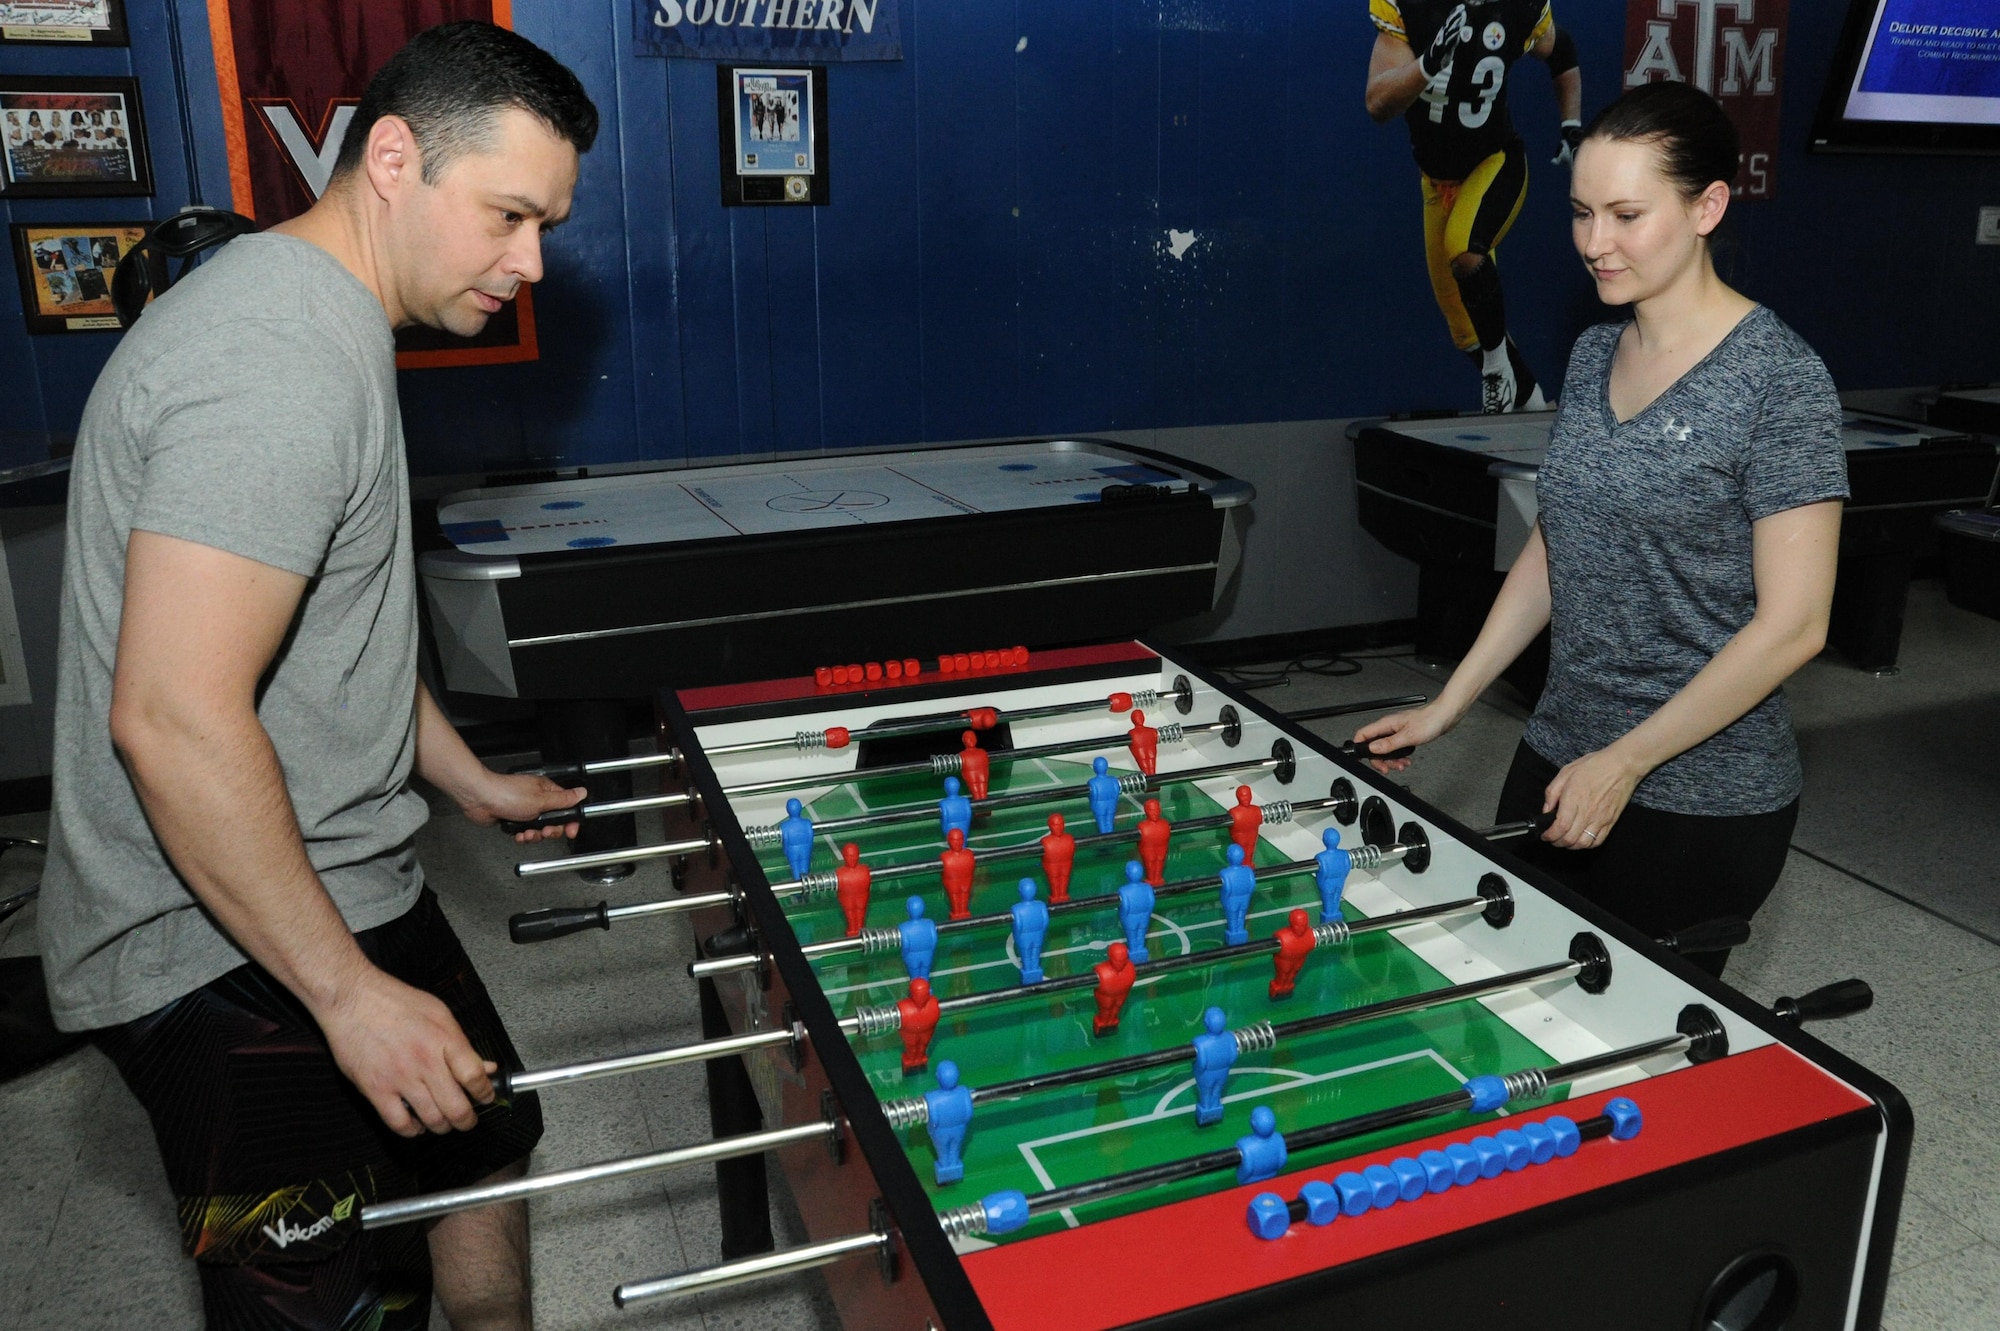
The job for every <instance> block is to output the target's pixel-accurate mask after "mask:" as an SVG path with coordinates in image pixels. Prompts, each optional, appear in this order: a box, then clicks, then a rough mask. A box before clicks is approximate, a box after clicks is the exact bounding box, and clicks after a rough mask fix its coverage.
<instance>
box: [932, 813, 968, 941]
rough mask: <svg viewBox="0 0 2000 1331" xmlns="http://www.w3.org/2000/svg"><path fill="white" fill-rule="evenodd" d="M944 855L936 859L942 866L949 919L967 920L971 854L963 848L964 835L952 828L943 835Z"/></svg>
mask: <svg viewBox="0 0 2000 1331" xmlns="http://www.w3.org/2000/svg"><path fill="white" fill-rule="evenodd" d="M944 845H945V849H944V853H943V854H942V855H939V856H938V859H939V860H940V861H942V862H943V864H944V896H945V900H947V901H949V902H950V903H951V918H952V919H954V920H963V919H969V918H970V917H971V915H972V852H971V851H969V850H967V849H966V848H965V833H964V832H962V831H960V830H959V829H958V828H956V827H954V828H952V829H951V831H949V832H947V833H945V837H944Z"/></svg>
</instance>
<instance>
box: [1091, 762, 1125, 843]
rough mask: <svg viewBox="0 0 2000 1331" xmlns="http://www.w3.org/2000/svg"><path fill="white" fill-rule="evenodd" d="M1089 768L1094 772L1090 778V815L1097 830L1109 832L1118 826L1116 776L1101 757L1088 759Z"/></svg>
mask: <svg viewBox="0 0 2000 1331" xmlns="http://www.w3.org/2000/svg"><path fill="white" fill-rule="evenodd" d="M1090 770H1091V771H1092V772H1094V773H1096V775H1095V776H1093V777H1091V778H1090V816H1091V817H1092V818H1095V819H1096V820H1097V830H1098V831H1099V832H1109V831H1112V830H1113V829H1114V828H1116V827H1117V826H1118V778H1117V777H1115V776H1113V775H1111V764H1110V763H1108V762H1106V761H1105V760H1104V759H1103V758H1101V757H1098V758H1092V759H1091V760H1090Z"/></svg>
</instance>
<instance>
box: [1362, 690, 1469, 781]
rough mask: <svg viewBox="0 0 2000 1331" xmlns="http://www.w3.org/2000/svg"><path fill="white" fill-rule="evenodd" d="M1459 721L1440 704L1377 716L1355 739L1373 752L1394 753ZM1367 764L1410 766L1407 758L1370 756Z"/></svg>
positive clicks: (1393, 768)
mask: <svg viewBox="0 0 2000 1331" xmlns="http://www.w3.org/2000/svg"><path fill="white" fill-rule="evenodd" d="M1457 724H1458V717H1457V716H1456V715H1454V714H1453V713H1452V712H1450V711H1449V710H1446V709H1443V708H1440V707H1439V705H1438V704H1437V703H1432V704H1431V705H1430V706H1428V707H1419V708H1417V709H1415V710H1414V711H1408V712H1396V713H1393V714H1391V715H1389V716H1384V717H1378V718H1377V719H1375V720H1373V721H1370V722H1369V723H1368V724H1367V725H1365V726H1363V727H1361V729H1359V730H1357V731H1355V732H1354V742H1355V743H1356V744H1359V745H1362V746H1363V747H1365V748H1366V749H1367V750H1368V751H1369V752H1370V753H1394V752H1395V751H1396V750H1397V749H1403V748H1416V747H1418V746H1420V745H1424V744H1428V743H1430V742H1431V741H1432V740H1434V739H1437V738H1438V737H1439V736H1441V735H1443V734H1444V733H1445V732H1446V731H1448V730H1450V729H1451V728H1452V727H1453V726H1455V725H1457ZM1368 765H1369V766H1370V767H1372V768H1374V769H1375V770H1376V771H1378V772H1400V771H1402V770H1403V769H1404V768H1405V767H1408V766H1409V765H1410V759H1408V758H1370V759H1369V760H1368Z"/></svg>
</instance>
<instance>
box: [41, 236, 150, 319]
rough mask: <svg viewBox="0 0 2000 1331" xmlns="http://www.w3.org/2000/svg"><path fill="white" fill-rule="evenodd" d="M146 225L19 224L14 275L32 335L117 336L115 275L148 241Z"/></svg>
mask: <svg viewBox="0 0 2000 1331" xmlns="http://www.w3.org/2000/svg"><path fill="white" fill-rule="evenodd" d="M150 226H152V223H151V222H147V221H143V220H141V221H125V222H16V223H15V224H14V226H13V228H12V230H13V234H14V272H15V274H16V276H18V277H19V278H20V280H21V309H22V311H23V313H25V314H26V316H27V320H28V331H29V332H31V333H95V332H100V331H103V330H105V329H110V330H112V331H114V332H115V331H116V330H117V328H118V316H117V315H116V314H115V313H114V312H113V311H112V308H111V274H112V273H113V272H114V271H115V270H116V269H117V267H118V264H119V261H120V260H122V259H123V258H124V257H125V256H126V255H127V254H130V253H131V252H132V248H133V246H135V245H137V244H138V243H139V242H140V241H141V240H144V239H145V238H146V230H147V228H149V227H150Z"/></svg>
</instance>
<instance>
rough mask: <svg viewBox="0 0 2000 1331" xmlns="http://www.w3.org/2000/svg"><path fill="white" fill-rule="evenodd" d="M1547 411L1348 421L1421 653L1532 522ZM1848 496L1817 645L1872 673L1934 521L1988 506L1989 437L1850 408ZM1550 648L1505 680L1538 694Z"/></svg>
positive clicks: (1487, 595) (1500, 566)
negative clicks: (1412, 605)
mask: <svg viewBox="0 0 2000 1331" xmlns="http://www.w3.org/2000/svg"><path fill="white" fill-rule="evenodd" d="M1554 421H1555V413H1554V412H1553V411H1547V412H1527V413H1522V414H1519V415H1511V416H1506V417H1499V418H1496V417H1491V416H1476V417H1475V416H1467V417H1453V418H1436V419H1424V420H1372V421H1360V422H1357V423H1356V424H1355V425H1354V426H1353V427H1351V428H1350V430H1349V436H1350V437H1351V438H1352V439H1353V440H1354V482H1355V488H1356V502H1357V506H1358V509H1359V514H1360V519H1361V525H1362V527H1363V529H1364V530H1366V531H1367V532H1368V533H1369V534H1370V535H1372V536H1374V537H1375V539H1377V540H1378V541H1381V542H1382V544H1384V545H1385V546H1387V547H1388V548H1389V549H1390V550H1392V551H1394V552H1395V553H1397V554H1399V555H1402V556H1403V557H1404V558H1406V559H1412V560H1415V561H1416V563H1417V565H1418V569H1419V572H1418V591H1417V598H1418V607H1417V625H1418V629H1417V650H1418V651H1419V652H1421V653H1423V654H1425V655H1435V656H1444V657H1458V656H1462V655H1464V653H1465V651H1466V649H1467V648H1468V647H1470V646H1471V645H1472V640H1473V639H1474V638H1475V637H1477V636H1478V633H1479V627H1480V625H1481V624H1482V623H1483V622H1484V621H1485V618H1486V612H1487V610H1488V609H1490V608H1491V607H1492V604H1493V600H1494V597H1495V596H1496V595H1497V594H1498V593H1499V589H1500V583H1501V581H1502V580H1503V578H1504V575H1505V573H1506V570H1507V569H1509V568H1511V567H1512V566H1513V562H1514V557H1515V556H1516V555H1517V554H1519V553H1520V550H1521V546H1522V545H1523V544H1524V543H1525V542H1526V541H1527V538H1528V533H1529V532H1530V531H1532V530H1533V528H1534V524H1535V514H1536V503H1535V476H1536V473H1537V471H1538V470H1539V468H1540V466H1541V461H1542V458H1543V457H1544V456H1545V455H1546V453H1547V452H1548V436H1549V429H1550V426H1551V425H1552V424H1553V423H1554ZM1841 442H1842V445H1843V446H1844V448H1845V449H1846V452H1847V475H1848V485H1849V488H1850V489H1851V491H1852V498H1850V499H1849V501H1848V503H1847V507H1846V510H1845V512H1844V514H1843V516H1842V519H1841V532H1840V572H1839V578H1838V581H1837V583H1836V585H1835V589H1834V604H1833V616H1832V620H1831V623H1830V624H1829V626H1828V631H1827V641H1828V643H1829V644H1830V645H1831V646H1832V647H1833V648H1834V649H1835V650H1837V651H1838V652H1840V653H1841V655H1842V656H1844V657H1846V658H1847V659H1848V660H1849V661H1851V662H1852V663H1853V664H1855V665H1856V666H1859V667H1860V668H1862V669H1864V670H1868V671H1873V672H1877V673H1886V672H1890V671H1893V670H1894V669H1895V666H1896V658H1897V653H1898V651H1899V649H1900V646H1901V643H1902V635H1903V609H1904V604H1905V602H1906V600H1907V597H1908V592H1909V583H1910V577H1911V574H1912V570H1913V568H1914V567H1915V565H1916V564H1917V562H1918V561H1920V560H1923V559H1926V558H1929V557H1931V556H1934V555H1936V553H1937V551H1938V543H1937V534H1936V530H1935V528H1934V526H1933V520H1934V519H1935V518H1936V517H1937V516H1938V515H1939V514H1941V513H1945V512H1947V511H1949V510H1951V509H1956V508H1967V507H1976V506H1978V505H1980V504H1982V503H1984V502H1985V496H1986V495H1987V493H1988V492H1989V491H1990V490H1991V489H1992V487H1993V484H1994V472H1995V445H1994V443H1993V441H1992V440H1990V439H1985V438H1981V437H1978V436H1976V435H1970V434H1966V433H1962V432H1960V431H1959V430H1957V429H1955V428H1946V427H1943V426H1938V425H1920V424H1916V423H1914V422H1910V421H1902V420H1892V419H1887V418H1882V417H1876V416H1866V415H1860V414H1856V413H1852V412H1850V413H1848V414H1847V416H1846V420H1845V423H1844V424H1843V426H1842V430H1841ZM1545 666H1546V647H1545V646H1544V647H1542V648H1541V649H1540V651H1539V653H1536V652H1531V653H1529V654H1527V656H1526V658H1525V659H1524V661H1523V663H1522V664H1521V666H1520V668H1518V669H1517V670H1516V671H1514V672H1511V673H1510V674H1509V679H1510V680H1511V681H1512V682H1513V683H1515V684H1516V686H1517V687H1520V688H1522V689H1523V691H1525V692H1527V693H1529V694H1530V695H1533V694H1536V693H1539V692H1540V689H1541V674H1542V670H1543V668H1544V667H1545Z"/></svg>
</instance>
